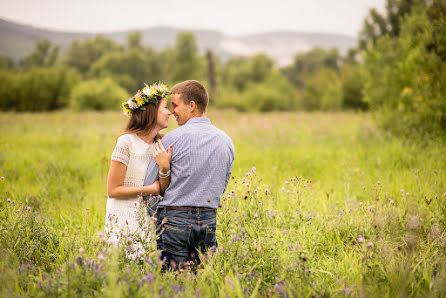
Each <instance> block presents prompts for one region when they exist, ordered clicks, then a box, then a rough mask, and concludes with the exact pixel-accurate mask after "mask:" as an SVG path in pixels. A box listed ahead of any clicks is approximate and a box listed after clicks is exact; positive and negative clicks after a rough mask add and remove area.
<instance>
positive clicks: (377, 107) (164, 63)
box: [0, 0, 446, 136]
mask: <svg viewBox="0 0 446 298" xmlns="http://www.w3.org/2000/svg"><path fill="white" fill-rule="evenodd" d="M445 2H446V1H445V0H387V2H386V10H385V12H384V13H382V14H380V13H379V12H377V11H376V10H375V9H371V10H370V12H369V15H368V16H367V17H366V19H365V20H364V25H363V28H362V30H361V32H360V34H359V36H358V45H357V47H355V48H351V49H350V50H349V51H348V53H347V54H346V55H341V54H340V53H339V52H338V50H337V49H334V48H333V49H329V50H325V49H321V48H315V49H312V50H310V51H308V52H305V53H298V54H296V56H295V57H294V60H293V62H292V63H291V64H290V65H287V66H285V67H277V66H275V64H274V61H273V60H272V59H271V58H270V57H268V56H267V55H265V54H257V55H254V56H252V57H233V58H231V59H229V60H228V61H226V62H222V61H221V60H220V59H219V57H218V56H216V55H215V54H214V53H213V52H212V51H210V50H208V51H207V52H206V53H204V54H200V53H199V51H198V46H197V44H196V41H195V37H194V35H193V34H192V33H189V32H181V33H179V34H178V35H177V37H176V41H175V43H174V45H172V46H170V47H167V48H165V49H164V50H162V51H155V50H154V49H153V48H151V47H147V46H143V45H142V35H141V33H140V32H133V33H130V34H129V35H128V37H127V42H126V44H125V45H121V44H118V43H116V42H114V41H113V40H111V39H107V38H105V37H103V36H100V35H99V36H95V37H93V38H87V39H83V40H75V41H73V42H72V43H71V45H70V47H69V49H68V50H67V51H66V52H65V53H62V54H61V53H60V51H59V48H58V46H57V45H54V44H52V43H51V42H49V41H48V40H42V41H39V42H37V44H36V46H35V49H34V51H33V52H32V53H31V54H29V55H28V56H26V57H24V58H23V59H22V60H21V61H19V62H18V63H15V62H14V61H13V60H12V59H10V58H8V57H5V56H1V57H0V109H2V110H15V111H42V110H56V109H61V108H71V109H74V110H86V109H96V110H104V109H117V108H118V107H119V104H120V102H122V101H124V100H126V99H127V97H129V96H131V95H132V94H133V93H135V91H136V90H138V89H140V88H142V87H143V86H144V83H151V82H154V81H163V82H165V83H167V84H169V85H172V84H174V83H176V82H179V81H182V80H186V79H197V80H200V81H202V82H204V83H205V85H206V86H207V87H208V90H209V91H210V96H211V104H212V105H214V106H215V107H217V108H235V109H237V110H240V111H251V110H255V111H271V110H310V111H311V110H341V109H351V110H362V111H364V110H368V109H371V110H372V111H373V112H374V115H376V118H377V120H378V121H379V123H380V124H381V125H382V126H383V127H384V128H386V129H388V130H390V131H392V132H395V133H398V134H412V133H419V134H423V135H435V136H436V135H444V134H445V132H446V98H445V94H446V92H445V91H446V90H445V88H446V64H445V63H446V33H445V32H446V30H444V28H446V4H445Z"/></svg>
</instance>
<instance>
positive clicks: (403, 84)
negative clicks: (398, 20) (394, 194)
mask: <svg viewBox="0 0 446 298" xmlns="http://www.w3.org/2000/svg"><path fill="white" fill-rule="evenodd" d="M445 20H446V14H444V13H443V14H440V15H439V17H438V18H437V19H436V20H434V21H430V20H429V18H428V16H427V14H426V11H425V10H424V9H423V8H421V7H420V8H418V9H414V10H413V13H412V14H411V15H410V16H408V17H406V18H404V19H403V22H402V24H401V26H402V28H401V33H400V36H399V37H397V38H394V39H392V38H390V37H389V36H383V37H381V38H379V39H378V40H377V42H376V46H375V47H370V48H369V49H368V51H367V52H366V53H365V56H364V65H365V80H366V84H365V89H364V94H365V99H366V100H367V101H368V102H369V104H370V106H371V107H372V108H373V109H375V110H377V117H378V120H379V123H380V124H381V125H382V126H383V127H384V128H386V129H389V130H391V131H392V132H394V133H397V134H402V135H410V134H413V133H418V134H421V135H424V136H425V135H434V136H435V135H443V136H444V135H445V134H446V101H445V94H446V63H445V61H444V59H443V57H442V56H441V54H439V53H441V52H442V43H441V40H444V38H445V34H444V32H443V33H441V32H437V33H436V34H434V32H435V30H436V28H437V27H436V24H440V23H442V24H443V25H444V24H446V23H445ZM443 31H444V30H443Z"/></svg>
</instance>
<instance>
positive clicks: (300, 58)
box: [282, 48, 341, 88]
mask: <svg viewBox="0 0 446 298" xmlns="http://www.w3.org/2000/svg"><path fill="white" fill-rule="evenodd" d="M340 65H341V56H340V55H339V52H338V50H337V49H336V48H333V49H331V50H328V51H327V50H324V49H321V48H314V49H312V50H310V51H308V52H305V53H301V54H297V55H296V56H295V57H294V62H293V64H292V65H290V66H288V67H285V68H283V69H282V73H283V74H284V75H285V77H286V78H288V80H289V81H290V82H291V83H293V84H294V85H295V86H296V87H298V88H302V87H303V86H304V82H305V78H306V77H308V76H309V75H313V74H316V73H317V72H319V71H321V70H323V69H325V68H328V69H331V70H334V71H336V72H338V71H339V69H340Z"/></svg>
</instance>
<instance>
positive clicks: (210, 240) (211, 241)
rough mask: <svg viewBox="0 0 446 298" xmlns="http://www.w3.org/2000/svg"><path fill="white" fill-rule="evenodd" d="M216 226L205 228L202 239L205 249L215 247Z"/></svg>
mask: <svg viewBox="0 0 446 298" xmlns="http://www.w3.org/2000/svg"><path fill="white" fill-rule="evenodd" d="M216 230H217V226H215V225H209V226H207V227H206V235H205V237H204V245H205V246H206V247H212V246H217V238H216V236H215V231H216Z"/></svg>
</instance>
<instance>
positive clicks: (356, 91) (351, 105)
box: [340, 63, 368, 110]
mask: <svg viewBox="0 0 446 298" xmlns="http://www.w3.org/2000/svg"><path fill="white" fill-rule="evenodd" d="M360 67H361V66H360V65H358V64H350V63H349V64H344V65H343V66H342V69H341V78H340V79H341V93H342V107H343V108H346V109H353V110H367V109H368V104H367V102H365V101H364V96H363V94H362V91H363V89H364V79H363V78H362V74H361V69H360Z"/></svg>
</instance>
